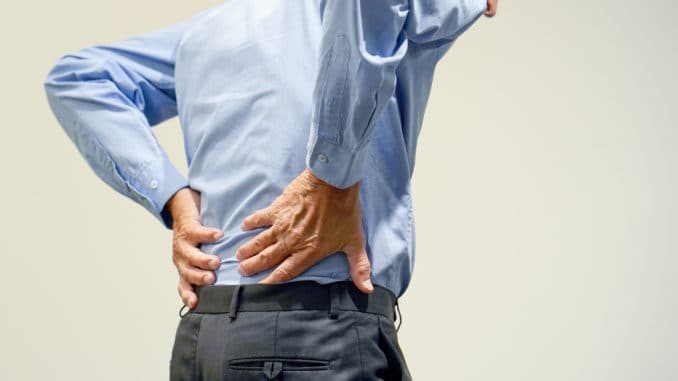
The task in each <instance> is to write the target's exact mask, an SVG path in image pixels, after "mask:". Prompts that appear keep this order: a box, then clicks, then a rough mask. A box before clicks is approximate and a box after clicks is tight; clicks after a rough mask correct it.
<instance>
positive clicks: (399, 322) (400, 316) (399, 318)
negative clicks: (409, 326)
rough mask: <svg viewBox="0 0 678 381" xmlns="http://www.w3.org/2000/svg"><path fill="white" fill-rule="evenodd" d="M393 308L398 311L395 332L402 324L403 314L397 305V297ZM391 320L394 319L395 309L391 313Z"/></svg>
mask: <svg viewBox="0 0 678 381" xmlns="http://www.w3.org/2000/svg"><path fill="white" fill-rule="evenodd" d="M395 309H396V310H397V311H398V326H397V327H396V332H398V331H399V330H400V325H401V324H403V314H401V313H400V306H399V305H398V298H396V301H395ZM393 316H394V317H393V321H395V311H394V313H393Z"/></svg>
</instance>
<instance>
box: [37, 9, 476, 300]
mask: <svg viewBox="0 0 678 381" xmlns="http://www.w3.org/2000/svg"><path fill="white" fill-rule="evenodd" d="M485 8H486V0H410V1H407V0H362V1H361V0H335V1H325V0H308V1H296V0H295V1H290V0H230V1H227V2H224V3H222V4H220V5H218V6H215V7H212V8H209V9H206V10H204V11H202V12H200V13H198V14H196V15H194V16H192V17H191V18H189V19H187V20H185V21H182V22H179V23H176V24H174V25H171V26H168V27H166V28H163V29H160V30H156V31H152V32H149V33H146V34H142V35H139V36H135V37H131V38H128V39H126V40H123V41H119V42H117V43H111V44H102V45H95V46H91V47H87V48H84V49H82V50H80V51H77V52H75V53H72V54H67V55H64V56H63V57H61V58H59V59H58V60H57V62H56V63H55V65H54V67H53V68H52V70H51V71H50V72H49V74H48V76H47V78H46V80H45V83H44V86H45V91H46V93H47V99H48V102H49V104H50V107H51V109H52V111H53V112H54V114H55V116H56V118H57V120H58V121H59V123H60V125H61V127H62V128H63V129H64V130H65V132H66V133H67V135H68V137H69V138H70V139H71V140H72V142H73V143H74V144H75V145H76V147H77V149H78V150H79V152H80V154H81V155H82V156H83V157H84V158H85V159H86V161H87V163H88V164H89V166H91V168H92V169H93V170H94V172H95V173H96V175H97V176H99V177H100V178H101V179H102V180H103V181H105V182H106V183H107V184H108V185H109V186H111V187H112V188H113V189H115V190H116V191H118V192H120V193H121V194H123V195H124V196H126V197H129V198H130V199H132V200H134V201H135V202H137V203H138V204H140V205H142V206H143V207H144V208H146V209H147V210H148V211H149V212H150V213H152V214H153V215H154V216H155V217H156V218H157V219H158V220H159V221H160V222H161V223H162V224H163V225H164V226H165V227H166V228H170V229H171V227H172V218H171V216H170V215H169V213H168V210H167V208H164V207H165V204H166V202H167V200H168V199H169V198H170V197H171V196H172V195H173V194H174V193H175V192H177V191H178V190H179V189H181V188H183V187H186V186H190V187H191V188H193V189H195V190H197V191H199V192H200V194H201V208H200V209H201V210H200V214H201V222H202V224H203V225H206V226H211V227H217V228H220V229H222V230H223V231H224V233H225V234H224V237H223V238H222V239H220V240H219V241H217V242H214V243H203V244H202V245H201V247H200V249H201V250H202V251H203V252H206V253H212V254H215V255H218V256H219V257H220V258H221V260H222V265H221V267H220V269H219V270H217V272H216V274H217V280H216V284H247V283H256V282H257V281H259V280H261V279H263V278H264V277H265V276H266V275H267V274H268V273H270V271H271V270H269V271H265V272H263V273H260V274H256V275H253V276H242V275H240V274H239V273H238V271H237V270H236V267H237V262H238V261H237V259H236V258H235V251H236V249H237V248H238V247H240V246H241V245H242V244H244V243H245V242H247V241H248V240H250V239H251V238H253V237H254V236H255V235H257V234H258V233H260V232H261V231H262V230H264V229H266V227H262V228H258V229H254V230H252V231H242V230H241V229H240V227H239V225H240V222H241V221H242V220H243V219H244V218H245V217H246V216H248V215H249V214H251V213H253V212H254V211H256V210H258V209H261V208H264V207H266V206H268V205H269V204H270V203H271V202H272V201H273V200H274V199H275V198H276V197H277V196H279V195H280V194H281V193H282V191H283V189H285V187H286V186H287V185H288V184H289V183H290V182H291V181H292V180H293V179H294V178H295V177H296V176H297V175H298V174H299V173H301V172H302V171H303V170H304V168H306V167H308V168H310V170H311V171H312V172H313V173H314V174H315V175H316V176H318V177H319V178H321V179H323V180H324V181H326V182H327V183H329V184H332V185H334V186H336V187H340V188H346V187H348V186H350V185H352V184H354V183H355V182H356V181H358V180H360V181H361V183H360V202H361V204H362V210H363V226H364V229H365V238H366V241H367V248H366V249H367V253H368V256H369V258H370V261H371V264H372V281H373V282H374V283H375V284H378V285H382V286H385V287H388V288H389V289H391V290H392V291H393V292H394V293H395V294H396V295H398V296H400V295H402V293H403V292H404V291H405V289H406V288H407V286H408V283H409V281H410V277H411V275H412V270H413V265H414V252H415V231H414V219H413V211H412V197H411V189H410V179H411V177H412V171H413V169H414V160H415V149H416V142H417V136H418V134H419V131H420V128H421V124H422V119H423V116H424V109H425V107H426V102H427V99H428V95H429V92H430V89H431V83H432V78H433V72H434V68H435V65H436V63H437V61H438V60H439V59H440V58H441V57H442V56H443V54H444V53H445V52H446V51H447V50H448V49H449V48H450V46H451V45H452V44H453V42H454V41H455V39H456V38H457V37H459V36H460V35H461V34H462V33H463V32H464V31H465V30H466V29H467V28H468V27H469V26H470V25H472V24H473V23H474V22H475V20H477V19H478V18H479V17H480V16H481V15H482V14H483V12H484V11H485ZM176 115H178V116H179V120H180V124H181V129H182V132H183V137H184V146H185V153H186V159H187V163H188V178H185V177H184V176H183V175H181V174H180V173H179V172H178V171H177V169H176V168H175V166H174V165H173V164H172V163H171V162H170V161H169V160H168V158H167V155H166V153H165V151H164V150H163V148H162V147H161V146H160V145H159V144H158V141H157V140H156V138H155V136H154V134H153V132H152V130H151V127H152V126H154V125H156V124H158V123H160V122H162V121H164V120H167V119H168V118H172V117H174V116H176ZM337 218H341V216H337ZM347 279H350V275H349V271H348V263H347V261H346V258H345V255H344V254H343V253H342V252H337V253H333V254H331V255H330V256H328V257H327V258H325V259H323V260H322V261H320V262H319V263H317V264H315V265H314V266H312V267H311V268H309V269H308V270H307V271H305V272H304V273H303V274H301V275H300V276H298V277H297V278H295V279H293V280H292V281H296V280H315V281H318V282H321V283H328V282H332V281H336V280H347Z"/></svg>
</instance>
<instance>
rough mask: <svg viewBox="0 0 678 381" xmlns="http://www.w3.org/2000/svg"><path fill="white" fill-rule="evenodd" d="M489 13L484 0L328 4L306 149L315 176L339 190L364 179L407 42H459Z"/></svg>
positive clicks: (372, 0) (350, 0)
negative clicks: (371, 145)
mask: <svg viewBox="0 0 678 381" xmlns="http://www.w3.org/2000/svg"><path fill="white" fill-rule="evenodd" d="M485 8H486V1H485V0H443V1H437V0H412V1H407V0H362V1H361V0H342V1H328V2H327V3H326V5H325V8H324V9H323V16H322V32H323V35H322V38H321V42H320V49H319V68H318V74H317V77H316V82H315V87H314V91H313V109H312V113H311V129H310V134H309V139H308V143H307V147H306V148H307V153H306V166H307V167H308V168H309V169H310V170H311V172H313V173H314V174H315V175H316V176H317V177H319V178H320V179H321V180H323V181H325V182H326V183H328V184H330V185H333V186H335V187H338V188H347V187H349V186H351V185H353V184H355V183H356V182H357V181H358V180H360V178H361V177H362V175H363V172H364V171H365V162H366V160H367V154H368V153H367V151H368V143H369V142H370V139H371V137H372V135H373V130H374V127H375V125H376V121H377V119H378V117H379V115H380V114H381V113H382V111H383V110H384V108H385V107H386V104H387V102H388V100H389V99H390V98H391V97H392V96H393V94H394V92H395V88H396V74H395V71H396V68H397V66H398V64H399V63H400V61H401V60H402V59H403V58H404V57H405V54H406V53H407V49H408V44H410V43H418V44H423V43H428V42H432V41H435V40H441V39H446V40H454V39H456V38H457V37H458V36H459V35H461V34H462V33H463V32H464V31H465V30H466V29H467V28H468V27H469V26H470V25H471V24H472V23H473V22H474V21H475V20H477V19H478V17H480V15H482V13H483V12H484V11H485Z"/></svg>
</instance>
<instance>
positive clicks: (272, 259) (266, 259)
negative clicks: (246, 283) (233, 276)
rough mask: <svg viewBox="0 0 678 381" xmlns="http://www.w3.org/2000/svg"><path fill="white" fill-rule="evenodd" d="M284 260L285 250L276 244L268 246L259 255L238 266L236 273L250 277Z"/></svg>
mask: <svg viewBox="0 0 678 381" xmlns="http://www.w3.org/2000/svg"><path fill="white" fill-rule="evenodd" d="M283 258H285V248H284V247H283V246H282V245H281V244H280V243H278V242H276V243H274V244H273V245H271V246H268V247H267V248H265V249H264V250H262V251H261V252H259V254H257V255H255V256H252V257H250V258H248V259H245V260H244V261H242V262H240V264H238V272H240V273H241V274H242V275H252V274H257V273H260V272H262V271H264V270H268V269H270V268H271V267H273V266H275V265H277V264H278V263H280V261H282V260H283Z"/></svg>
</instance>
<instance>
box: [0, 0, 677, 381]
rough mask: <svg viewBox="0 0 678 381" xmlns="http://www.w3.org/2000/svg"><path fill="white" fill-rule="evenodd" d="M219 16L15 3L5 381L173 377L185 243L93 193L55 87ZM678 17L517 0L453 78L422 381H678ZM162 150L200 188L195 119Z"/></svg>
mask: <svg viewBox="0 0 678 381" xmlns="http://www.w3.org/2000/svg"><path fill="white" fill-rule="evenodd" d="M216 3H218V1H215V0H210V1H207V0H202V1H179V0H163V1H160V0H146V1H138V0H137V1H130V0H117V1H84V0H61V1H42V2H33V1H25V2H19V1H3V2H2V3H0V21H1V22H0V47H1V48H2V50H0V51H1V52H2V53H1V57H2V59H1V60H0V68H1V70H0V83H1V84H2V91H1V92H0V111H1V112H0V115H1V116H2V118H1V119H0V121H1V123H0V128H1V129H2V131H1V135H0V136H1V138H0V166H1V169H2V185H3V186H2V190H1V191H0V192H1V193H0V196H2V197H1V200H2V211H3V213H2V219H0V250H1V251H0V252H1V254H0V255H1V260H2V264H1V265H0V290H1V292H2V293H1V294H0V300H1V302H2V305H3V307H2V314H1V315H0V378H1V379H3V380H42V379H54V380H92V379H96V380H100V381H103V380H162V379H166V378H167V374H168V360H169V355H170V348H171V345H172V341H173V336H174V330H175V328H176V324H177V322H178V316H177V311H178V309H179V306H180V300H179V298H178V295H177V293H176V289H175V284H176V280H177V276H176V271H175V269H174V267H173V265H172V263H171V232H169V231H166V230H164V229H163V228H162V227H161V226H160V225H159V224H158V223H157V221H156V220H154V219H153V217H152V216H151V215H150V214H148V213H147V212H146V211H144V210H143V209H142V208H141V207H140V206H138V205H136V204H134V203H133V202H131V201H130V200H127V199H124V198H123V197H122V196H120V195H118V194H117V193H115V192H114V191H113V190H111V189H109V188H108V187H107V186H106V185H105V184H104V183H103V182H101V181H100V180H98V179H97V178H96V177H95V176H94V174H93V173H92V172H91V170H90V169H89V168H88V167H87V166H86V164H85V161H84V160H83V159H82V158H81V157H80V156H79V155H78V154H77V151H76V150H75V147H74V146H73V145H72V144H71V143H70V142H69V141H68V140H67V137H66V135H65V133H63V131H61V129H60V128H59V127H58V125H57V124H56V120H55V119H54V118H53V116H52V115H51V113H50V111H49V109H48V106H47V103H46V101H45V97H44V94H43V90H42V80H43V79H44V76H45V75H46V73H47V71H48V70H49V68H50V66H51V65H52V63H53V62H54V61H55V60H56V59H57V57H59V56H60V55H62V54H65V53H69V52H72V51H74V50H77V49H80V48H82V47H85V46H89V45H92V44H96V43H101V42H112V41H116V40H119V39H122V38H125V37H128V36H131V35H133V34H137V33H141V32H146V31H150V30H153V29H156V28H160V27H162V26H165V25H168V24H169V23H171V22H174V21H178V20H180V19H183V18H186V17H188V16H190V15H191V14H193V13H194V12H197V11H199V10H201V9H204V8H206V7H208V6H209V5H212V4H216ZM677 11H678V5H676V3H675V2H672V1H668V0H663V1H660V0H653V1H644V2H637V1H635V2H631V1H610V0H602V1H596V2H590V1H585V0H571V1H561V2H537V1H527V0H512V1H507V0H503V1H500V9H499V14H498V16H497V17H496V18H495V19H493V20H490V19H483V20H481V21H480V22H479V23H478V24H477V25H476V26H474V27H473V28H472V29H471V30H469V31H468V33H467V34H466V35H465V36H464V37H462V39H461V40H459V41H458V43H457V45H456V46H454V47H453V48H452V50H451V51H450V52H449V53H448V55H447V56H446V57H445V58H444V60H443V61H442V62H441V64H440V66H439V67H438V71H437V74H436V78H435V83H434V89H433V94H432V96H431V101H430V104H429V107H428V111H427V117H426V120H425V126H424V129H423V132H422V136H421V140H420V145H419V149H418V155H417V165H416V170H415V175H414V202H415V214H416V223H417V225H416V232H417V241H416V243H417V261H416V270H415V275H414V279H413V283H412V284H411V287H410V289H409V290H408V292H407V293H406V295H405V297H404V298H403V299H402V312H403V315H404V323H403V326H402V329H401V344H402V346H403V349H404V351H405V353H406V356H407V359H408V361H409V365H410V368H411V370H412V372H413V374H414V375H415V379H417V380H464V381H475V380H502V381H506V380H516V381H517V380H520V381H526V380H535V381H537V380H538V381H543V380H591V381H603V380H610V381H623V380H652V381H663V380H667V381H668V380H676V379H677V378H678V362H677V361H676V358H677V357H678V326H677V323H676V321H678V307H677V304H678V258H677V256H676V254H678V236H677V234H678V201H677V196H678V149H677V148H678V111H676V107H677V106H678V90H677V87H676V85H677V84H678V83H677V80H676V68H677V67H678V56H676V38H677V37H678V27H677V26H676V23H675V15H676V12H677ZM155 131H156V133H157V136H158V138H159V139H160V140H161V143H162V144H163V145H164V147H166V149H167V150H168V151H169V153H170V155H171V157H172V158H173V160H174V161H175V163H176V164H177V165H178V166H179V167H180V168H183V169H184V170H185V160H184V158H183V156H182V155H183V149H182V143H181V136H180V132H179V128H178V122H177V120H176V119H175V120H173V121H171V122H168V123H165V124H163V125H161V126H158V127H157V128H156V130H155ZM300 149H301V148H300Z"/></svg>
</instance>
